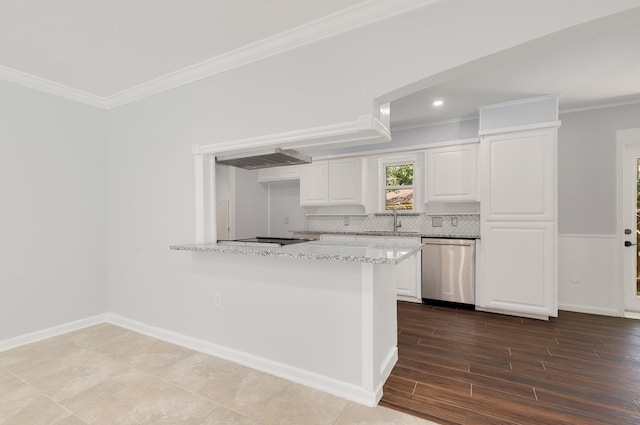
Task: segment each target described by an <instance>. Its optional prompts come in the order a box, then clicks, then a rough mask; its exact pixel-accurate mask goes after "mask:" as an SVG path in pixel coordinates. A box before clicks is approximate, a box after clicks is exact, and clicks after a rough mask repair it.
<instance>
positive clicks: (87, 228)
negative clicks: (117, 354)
mask: <svg viewBox="0 0 640 425" xmlns="http://www.w3.org/2000/svg"><path fill="white" fill-rule="evenodd" d="M105 118H106V114H105V112H104V111H101V110H98V109H95V108H92V107H89V106H85V105H81V104H78V103H75V102H71V101H67V100H63V99H60V98H57V97H54V96H50V95H47V94H44V93H41V92H37V91H34V90H30V89H25V88H22V87H19V86H16V85H13V84H9V83H4V82H0V202H1V203H2V208H0V217H1V219H0V235H1V241H2V243H1V244H0V259H1V260H0V263H1V264H2V265H1V266H0V341H2V340H8V339H11V338H14V337H17V336H19V335H23V334H27V333H31V332H36V331H42V330H44V329H47V328H52V327H55V326H58V325H62V324H66V323H68V322H72V321H75V320H79V319H85V318H87V317H90V316H94V315H97V314H101V313H104V312H105V311H106V257H107V245H106V225H107V197H106V172H107V162H106V155H105V154H106V147H105V142H106V137H105V129H106V125H105V124H106V122H105Z"/></svg>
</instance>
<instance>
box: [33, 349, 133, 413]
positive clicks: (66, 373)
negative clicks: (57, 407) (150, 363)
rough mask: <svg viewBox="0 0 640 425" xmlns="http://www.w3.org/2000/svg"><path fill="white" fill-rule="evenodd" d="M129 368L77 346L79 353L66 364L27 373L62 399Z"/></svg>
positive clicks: (56, 399)
mask: <svg viewBox="0 0 640 425" xmlns="http://www.w3.org/2000/svg"><path fill="white" fill-rule="evenodd" d="M129 369H130V367H129V366H127V365H124V364H122V363H118V362H115V361H113V360H111V359H109V358H108V357H106V356H104V355H102V354H100V353H96V352H95V351H91V350H86V349H79V351H78V356H76V358H75V359H73V360H71V359H70V361H69V362H68V363H67V364H66V365H65V366H63V367H58V368H52V369H51V370H50V371H43V372H40V373H39V375H36V376H30V378H29V382H30V383H31V384H33V385H34V386H35V387H36V388H38V389H39V390H41V391H42V392H43V393H45V394H46V395H48V396H49V397H51V398H52V399H53V400H55V401H57V402H60V403H61V402H64V401H65V400H68V399H71V398H73V397H75V396H76V395H78V394H80V393H82V392H84V391H86V390H88V389H90V388H93V387H95V386H96V385H99V384H101V383H102V382H104V381H106V380H107V379H109V378H112V377H114V376H116V375H119V374H121V373H124V372H126V371H127V370H129Z"/></svg>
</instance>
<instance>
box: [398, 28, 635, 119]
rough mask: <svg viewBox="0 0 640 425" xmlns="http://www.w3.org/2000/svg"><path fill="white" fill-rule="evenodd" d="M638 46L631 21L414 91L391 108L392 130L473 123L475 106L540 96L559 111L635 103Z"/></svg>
mask: <svg viewBox="0 0 640 425" xmlns="http://www.w3.org/2000/svg"><path fill="white" fill-rule="evenodd" d="M639 40H640V22H637V21H636V22H633V23H631V24H627V25H623V26H620V27H616V28H613V29H609V30H606V31H600V32H597V33H594V34H591V35H588V36H584V37H580V38H574V39H572V40H569V41H566V42H563V43H560V44H556V45H553V46H551V47H547V48H544V49H540V50H537V51H534V52H533V53H529V54H526V55H520V56H517V57H515V58H513V59H510V60H505V61H503V62H501V63H498V64H496V65H492V66H488V67H485V68H484V69H480V70H477V71H475V72H473V73H470V74H467V75H463V76H461V77H458V78H454V79H450V80H448V81H445V82H443V83H439V84H436V85H433V86H431V87H428V88H426V89H424V90H420V91H416V92H414V93H412V94H409V95H407V96H404V97H402V98H400V99H397V100H395V101H393V102H392V103H391V123H392V128H393V129H400V128H410V127H415V126H422V125H425V124H433V123H441V122H447V121H450V120H458V119H472V118H477V116H478V107H479V106H483V105H491V104H495V103H501V102H508V101H512V100H518V99H525V98H528V97H535V96H541V95H559V99H560V110H561V111H567V110H575V109H588V108H592V107H599V106H602V105H609V104H623V103H636V102H640V44H639ZM437 99H441V100H443V102H444V104H443V105H442V106H440V107H434V106H433V102H434V101H435V100H437Z"/></svg>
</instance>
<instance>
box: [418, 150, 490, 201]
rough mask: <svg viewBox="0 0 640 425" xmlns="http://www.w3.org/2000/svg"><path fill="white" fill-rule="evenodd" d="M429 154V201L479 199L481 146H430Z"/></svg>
mask: <svg viewBox="0 0 640 425" xmlns="http://www.w3.org/2000/svg"><path fill="white" fill-rule="evenodd" d="M425 155H426V159H425V160H426V169H427V170H426V173H425V176H426V184H425V188H426V194H425V199H426V200H427V202H452V201H477V200H478V145H477V144H469V145H462V146H447V147H443V148H433V149H428V150H427V152H426V153H425Z"/></svg>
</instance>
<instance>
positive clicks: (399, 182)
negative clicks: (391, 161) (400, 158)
mask: <svg viewBox="0 0 640 425" xmlns="http://www.w3.org/2000/svg"><path fill="white" fill-rule="evenodd" d="M385 172H386V176H385V177H386V178H385V183H386V188H385V199H386V202H385V209H386V210H393V209H397V210H412V209H413V164H398V165H387V166H386V167H385Z"/></svg>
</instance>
